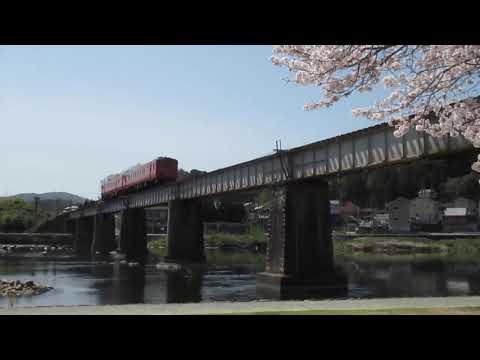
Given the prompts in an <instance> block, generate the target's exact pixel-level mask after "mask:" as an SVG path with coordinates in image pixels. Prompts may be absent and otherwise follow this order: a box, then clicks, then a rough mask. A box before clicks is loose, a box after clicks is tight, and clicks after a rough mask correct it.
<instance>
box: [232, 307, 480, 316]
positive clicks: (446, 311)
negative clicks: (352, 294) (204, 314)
mask: <svg viewBox="0 0 480 360" xmlns="http://www.w3.org/2000/svg"><path fill="white" fill-rule="evenodd" d="M224 315H480V307H451V308H410V309H379V310H294V311H262V312H251V313H245V312H239V313H230V314H224Z"/></svg>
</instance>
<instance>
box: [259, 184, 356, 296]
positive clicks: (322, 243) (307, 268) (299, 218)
mask: <svg viewBox="0 0 480 360" xmlns="http://www.w3.org/2000/svg"><path fill="white" fill-rule="evenodd" d="M346 291H347V282H346V279H344V278H342V277H341V276H340V275H338V274H337V273H336V272H335V270H334V261H333V246H332V238H331V227H330V206H329V198H328V184H327V183H326V182H323V181H319V180H313V181H312V180H310V181H302V182H295V183H291V184H286V185H283V186H280V187H276V188H275V189H274V190H273V202H272V208H271V212H270V220H269V242H268V247H267V258H266V267H265V272H263V273H259V274H257V296H259V297H267V298H280V299H286V298H309V297H318V296H330V295H334V294H339V293H340V294H342V293H346Z"/></svg>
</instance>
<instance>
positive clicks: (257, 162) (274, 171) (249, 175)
mask: <svg viewBox="0 0 480 360" xmlns="http://www.w3.org/2000/svg"><path fill="white" fill-rule="evenodd" d="M469 148H473V147H472V145H471V144H470V143H469V142H467V141H466V140H465V139H464V138H463V137H461V136H459V137H450V136H444V137H440V138H434V137H432V136H429V135H427V134H425V133H418V132H416V131H415V130H413V129H412V130H410V132H409V133H408V134H406V135H405V136H403V137H401V138H397V137H395V136H394V135H393V129H392V128H391V127H389V126H388V125H387V124H380V125H376V126H372V127H369V128H365V129H362V130H359V131H355V132H352V133H348V134H344V135H340V136H337V137H334V138H330V139H326V140H322V141H318V142H315V143H312V144H308V145H304V146H301V147H297V148H293V149H290V150H287V151H282V152H280V153H277V154H273V155H269V156H264V157H261V158H257V159H253V160H250V161H246V162H243V163H240V164H236V165H233V166H229V167H226V168H223V169H218V170H215V171H211V172H209V173H206V174H202V175H199V176H196V177H194V178H188V179H186V180H184V181H181V182H177V183H174V184H170V185H158V186H154V187H151V188H149V189H147V190H145V191H142V192H138V193H133V194H130V195H128V196H126V197H123V198H121V199H120V198H119V199H112V200H109V201H106V202H105V203H104V204H103V205H102V207H101V209H100V210H99V211H101V212H117V211H121V210H123V209H125V208H126V207H131V208H135V207H150V206H156V205H159V204H164V203H166V202H168V201H169V200H173V199H190V198H197V197H202V196H209V195H216V194H222V193H228V192H232V191H240V190H241V191H245V190H248V189H254V188H258V187H262V186H266V185H271V184H274V183H278V182H281V181H285V180H286V179H287V177H288V178H289V179H290V180H293V181H295V180H299V179H304V178H308V177H314V176H322V175H329V174H336V173H341V172H346V171H351V170H355V169H362V168H368V167H373V166H378V165H382V164H393V163H398V162H402V161H409V160H414V159H418V158H421V157H424V156H430V155H437V154H443V153H445V154H446V153H453V152H459V151H463V150H466V149H469ZM97 211H98V210H97V208H96V207H91V208H87V209H82V210H80V211H77V212H75V213H71V215H70V216H71V217H73V218H75V217H81V216H92V215H95V214H96V213H97Z"/></svg>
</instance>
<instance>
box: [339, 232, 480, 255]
mask: <svg viewBox="0 0 480 360" xmlns="http://www.w3.org/2000/svg"><path fill="white" fill-rule="evenodd" d="M334 249H335V253H336V254H338V255H361V254H387V255H396V254H439V255H449V256H451V255H453V256H465V255H480V238H471V239H463V238H460V239H448V240H447V239H442V240H430V239H427V238H423V237H418V238H414V239H412V238H401V237H398V238H395V237H385V238H383V237H368V236H365V237H358V238H356V239H352V240H345V241H342V240H335V241H334Z"/></svg>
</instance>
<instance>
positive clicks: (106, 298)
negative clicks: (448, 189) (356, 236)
mask: <svg viewBox="0 0 480 360" xmlns="http://www.w3.org/2000/svg"><path fill="white" fill-rule="evenodd" d="M207 259H208V261H207V264H206V265H199V266H195V267H191V268H189V269H188V271H183V272H173V273H172V272H166V271H163V270H159V269H157V268H156V267H155V262H152V263H151V264H148V265H147V266H145V267H141V268H130V267H128V266H126V265H120V264H118V263H115V264H110V263H107V264H102V263H99V262H92V261H89V260H87V259H84V260H81V259H56V260H46V259H44V260H40V259H21V260H20V259H17V260H15V259H6V258H2V259H0V278H2V279H8V280H10V279H20V280H32V279H33V280H34V281H35V282H39V283H42V284H45V285H48V286H52V287H53V288H54V289H53V290H51V291H49V292H46V293H44V294H41V295H38V296H32V297H19V298H18V299H17V301H16V304H15V306H48V305H107V304H133V303H148V304H158V303H160V304H161V303H181V302H211V301H251V300H254V299H256V294H255V274H256V273H257V272H260V271H263V269H264V256H263V255H258V254H252V253H248V252H222V251H219V250H209V251H207ZM336 263H337V265H338V266H339V267H340V268H341V269H342V270H343V271H344V272H345V273H346V274H347V276H348V279H349V280H348V281H349V285H348V287H349V294H348V296H349V297H355V298H366V297H402V296H455V295H480V259H478V260H477V259H452V258H441V257H436V256H428V255H427V256H425V255H423V256H396V257H386V256H384V257H376V258H375V257H363V256H362V257H355V258H352V257H351V258H348V257H346V258H337V259H336ZM0 306H1V307H7V306H9V302H8V299H6V298H0Z"/></svg>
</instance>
